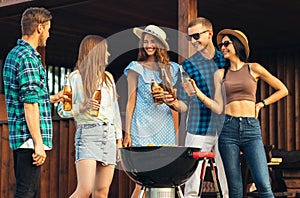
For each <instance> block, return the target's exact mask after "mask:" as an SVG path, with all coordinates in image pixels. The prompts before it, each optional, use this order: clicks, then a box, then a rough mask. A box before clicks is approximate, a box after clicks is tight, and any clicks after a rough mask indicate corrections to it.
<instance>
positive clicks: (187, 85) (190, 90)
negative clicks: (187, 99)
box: [179, 65, 196, 96]
mask: <svg viewBox="0 0 300 198" xmlns="http://www.w3.org/2000/svg"><path fill="white" fill-rule="evenodd" d="M179 70H180V74H181V82H182V87H183V88H184V90H185V91H186V93H187V95H188V96H194V95H196V90H195V88H194V86H193V85H192V83H191V81H190V79H191V78H190V76H189V75H188V73H187V72H186V71H184V69H183V68H182V65H179Z"/></svg>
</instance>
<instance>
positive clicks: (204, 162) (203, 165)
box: [199, 159, 208, 197]
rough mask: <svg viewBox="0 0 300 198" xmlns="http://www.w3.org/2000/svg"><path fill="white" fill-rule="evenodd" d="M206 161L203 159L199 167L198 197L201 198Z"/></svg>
mask: <svg viewBox="0 0 300 198" xmlns="http://www.w3.org/2000/svg"><path fill="white" fill-rule="evenodd" d="M207 161H208V159H203V163H202V167H201V174H200V187H199V197H201V195H202V188H203V181H204V177H205V172H206V167H207Z"/></svg>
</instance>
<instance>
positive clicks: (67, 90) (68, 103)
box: [63, 75, 72, 111]
mask: <svg viewBox="0 0 300 198" xmlns="http://www.w3.org/2000/svg"><path fill="white" fill-rule="evenodd" d="M63 94H64V95H66V96H68V98H65V99H64V102H63V110H64V111H71V110H72V88H71V84H70V79H69V75H66V76H65V84H64V89H63Z"/></svg>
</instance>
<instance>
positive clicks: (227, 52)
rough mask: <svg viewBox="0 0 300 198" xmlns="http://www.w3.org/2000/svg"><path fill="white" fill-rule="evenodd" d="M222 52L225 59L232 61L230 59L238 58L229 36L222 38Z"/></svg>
mask: <svg viewBox="0 0 300 198" xmlns="http://www.w3.org/2000/svg"><path fill="white" fill-rule="evenodd" d="M221 45H222V46H221V47H220V50H221V52H222V53H223V56H224V58H227V59H230V57H233V56H236V52H235V49H234V46H233V43H232V41H231V40H230V38H229V37H228V36H224V37H223V38H222V43H221Z"/></svg>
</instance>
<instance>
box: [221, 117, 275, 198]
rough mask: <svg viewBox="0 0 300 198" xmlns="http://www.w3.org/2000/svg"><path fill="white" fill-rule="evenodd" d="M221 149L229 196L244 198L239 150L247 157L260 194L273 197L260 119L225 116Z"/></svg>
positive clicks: (231, 197) (267, 197)
mask: <svg viewBox="0 0 300 198" xmlns="http://www.w3.org/2000/svg"><path fill="white" fill-rule="evenodd" d="M219 151H220V154H221V157H222V161H223V164H224V168H225V173H226V178H227V183H228V189H229V197H230V198H241V197H243V184H242V174H241V166H240V151H242V152H243V154H244V156H245V159H246V161H247V164H248V166H249V168H250V171H251V174H252V177H253V180H254V183H255V186H256V188H257V190H258V192H259V196H260V197H266V198H269V197H270V198H272V197H274V195H273V193H272V189H271V185H270V180H269V171H268V165H267V159H266V154H265V151H264V145H263V143H262V138H261V130H260V124H259V121H258V120H257V119H255V118H253V117H233V116H230V115H226V117H225V123H224V126H223V129H222V132H221V134H220V137H219Z"/></svg>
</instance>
